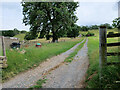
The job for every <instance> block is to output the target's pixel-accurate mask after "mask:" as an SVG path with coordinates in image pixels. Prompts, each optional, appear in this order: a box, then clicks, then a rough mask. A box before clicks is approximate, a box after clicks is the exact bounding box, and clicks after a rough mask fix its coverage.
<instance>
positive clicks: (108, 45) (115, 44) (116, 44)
mask: <svg viewBox="0 0 120 90" xmlns="http://www.w3.org/2000/svg"><path fill="white" fill-rule="evenodd" d="M111 46H120V42H116V43H107V47H111Z"/></svg>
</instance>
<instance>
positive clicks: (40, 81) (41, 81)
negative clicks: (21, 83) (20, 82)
mask: <svg viewBox="0 0 120 90" xmlns="http://www.w3.org/2000/svg"><path fill="white" fill-rule="evenodd" d="M46 80H47V79H40V80H38V81H37V82H36V85H34V86H32V87H30V89H35V88H42V84H43V83H46Z"/></svg>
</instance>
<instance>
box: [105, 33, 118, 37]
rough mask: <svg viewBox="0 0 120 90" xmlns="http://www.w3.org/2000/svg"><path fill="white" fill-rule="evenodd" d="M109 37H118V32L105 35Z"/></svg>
mask: <svg viewBox="0 0 120 90" xmlns="http://www.w3.org/2000/svg"><path fill="white" fill-rule="evenodd" d="M111 37H120V33H116V34H110V35H109V34H108V35H107V38H111Z"/></svg>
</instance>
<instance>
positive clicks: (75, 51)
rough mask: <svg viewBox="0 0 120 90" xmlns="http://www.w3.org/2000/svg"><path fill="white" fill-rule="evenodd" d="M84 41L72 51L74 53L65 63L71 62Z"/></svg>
mask: <svg viewBox="0 0 120 90" xmlns="http://www.w3.org/2000/svg"><path fill="white" fill-rule="evenodd" d="M85 41H86V40H85ZM85 41H84V42H83V43H81V44H80V45H79V46H78V47H77V48H76V49H75V50H74V52H72V53H71V54H70V55H69V56H68V57H67V58H66V59H65V60H64V61H65V62H72V60H73V58H74V56H75V55H76V54H77V53H78V51H79V50H80V49H81V48H82V47H83V45H84V43H85Z"/></svg>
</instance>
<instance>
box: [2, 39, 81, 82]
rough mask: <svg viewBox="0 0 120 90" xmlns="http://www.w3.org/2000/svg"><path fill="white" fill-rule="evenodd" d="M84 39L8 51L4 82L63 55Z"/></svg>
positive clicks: (3, 72) (3, 76) (3, 75)
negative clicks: (56, 56) (48, 59)
mask: <svg viewBox="0 0 120 90" xmlns="http://www.w3.org/2000/svg"><path fill="white" fill-rule="evenodd" d="M82 40H83V38H78V39H71V40H69V41H66V42H59V43H49V44H44V45H43V46H42V48H36V47H35V46H32V47H27V48H22V49H20V50H7V59H8V61H7V64H8V67H7V68H6V69H3V70H2V80H3V81H5V80H7V79H9V78H11V77H13V76H15V75H17V74H19V73H20V72H23V71H25V70H28V69H30V68H33V67H36V66H38V65H39V64H40V63H41V62H43V61H45V60H46V59H47V58H50V57H52V56H55V55H58V54H60V53H63V52H65V51H67V50H69V49H70V48H72V47H73V46H74V45H76V44H77V43H79V42H81V41H82Z"/></svg>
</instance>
